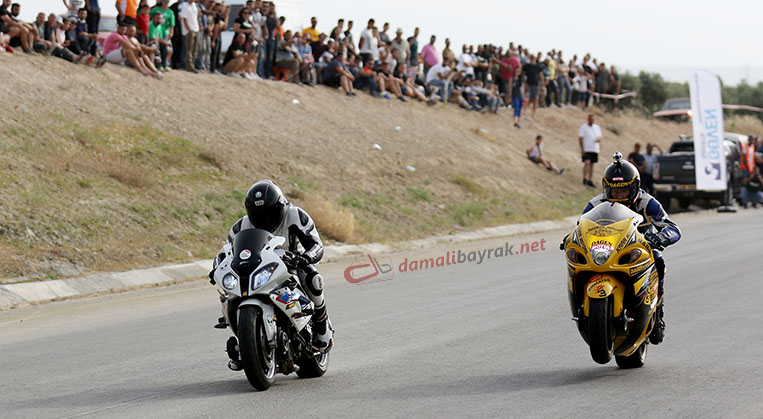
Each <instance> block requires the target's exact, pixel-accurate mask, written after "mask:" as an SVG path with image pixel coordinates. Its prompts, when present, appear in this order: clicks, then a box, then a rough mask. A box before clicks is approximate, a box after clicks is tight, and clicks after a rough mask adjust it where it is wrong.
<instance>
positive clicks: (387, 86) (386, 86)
mask: <svg viewBox="0 0 763 419" xmlns="http://www.w3.org/2000/svg"><path fill="white" fill-rule="evenodd" d="M377 83H378V84H379V90H381V91H382V94H384V91H385V90H389V92H390V93H392V94H393V95H395V97H396V98H397V99H398V100H399V101H401V102H407V101H406V100H405V98H404V97H403V92H402V90H401V89H400V86H402V84H403V81H402V80H399V79H397V78H395V77H394V76H393V75H392V72H391V71H390V65H389V64H388V63H387V62H386V61H382V62H381V63H379V71H378V73H377ZM385 96H386V95H385Z"/></svg>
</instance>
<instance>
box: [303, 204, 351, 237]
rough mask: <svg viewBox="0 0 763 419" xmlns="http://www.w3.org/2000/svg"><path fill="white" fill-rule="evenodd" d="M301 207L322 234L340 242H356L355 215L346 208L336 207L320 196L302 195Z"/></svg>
mask: <svg viewBox="0 0 763 419" xmlns="http://www.w3.org/2000/svg"><path fill="white" fill-rule="evenodd" d="M301 201H302V205H301V206H302V207H303V208H304V210H305V211H307V213H308V214H310V216H311V217H312V218H313V221H314V222H315V225H316V227H317V228H318V231H319V232H320V234H321V235H322V236H325V237H328V238H330V239H333V240H336V241H339V242H342V243H358V242H359V239H360V238H359V237H358V235H357V233H356V231H355V216H354V215H353V214H352V212H350V211H349V210H348V209H346V208H342V207H337V206H336V205H334V204H333V203H332V202H331V201H329V200H328V199H326V198H324V197H321V196H314V195H307V194H305V195H303V196H302V199H301Z"/></svg>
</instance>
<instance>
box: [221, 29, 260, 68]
mask: <svg viewBox="0 0 763 419" xmlns="http://www.w3.org/2000/svg"><path fill="white" fill-rule="evenodd" d="M246 46H247V43H246V34H245V33H243V32H239V33H237V34H236V37H235V38H233V42H231V44H230V47H228V52H226V53H225V59H224V60H223V73H225V74H227V75H229V76H232V77H244V78H246V79H249V80H255V79H257V78H258V77H257V76H256V75H255V73H256V72H257V54H250V53H248V52H247V49H246Z"/></svg>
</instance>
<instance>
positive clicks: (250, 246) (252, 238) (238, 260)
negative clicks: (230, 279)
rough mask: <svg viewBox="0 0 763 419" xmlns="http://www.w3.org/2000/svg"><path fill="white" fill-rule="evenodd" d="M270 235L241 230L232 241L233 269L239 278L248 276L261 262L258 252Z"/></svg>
mask: <svg viewBox="0 0 763 419" xmlns="http://www.w3.org/2000/svg"><path fill="white" fill-rule="evenodd" d="M271 237H272V235H271V234H270V233H268V232H267V231H265V230H260V229H256V228H251V229H247V230H241V231H239V232H238V234H236V237H235V238H234V239H233V263H232V265H231V266H232V267H233V269H234V270H235V271H236V272H237V273H238V274H239V275H240V276H248V275H249V274H250V273H252V271H253V270H254V268H256V267H257V266H259V264H260V262H261V261H262V257H261V256H260V252H262V249H263V248H264V247H265V245H267V244H268V241H270V238H271Z"/></svg>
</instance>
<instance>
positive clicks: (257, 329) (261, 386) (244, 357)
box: [238, 306, 276, 391]
mask: <svg viewBox="0 0 763 419" xmlns="http://www.w3.org/2000/svg"><path fill="white" fill-rule="evenodd" d="M238 333H239V337H238V340H239V351H240V353H241V363H242V364H243V367H244V372H245V373H246V379H247V380H249V384H251V385H252V387H254V388H256V389H257V390H260V391H263V390H267V389H268V388H270V386H271V385H272V384H273V381H275V374H276V362H275V348H272V349H268V342H267V335H266V334H265V323H264V322H263V319H262V316H261V315H260V311H259V310H257V309H256V308H255V307H253V306H245V307H243V308H241V314H240V318H239V330H238Z"/></svg>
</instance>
